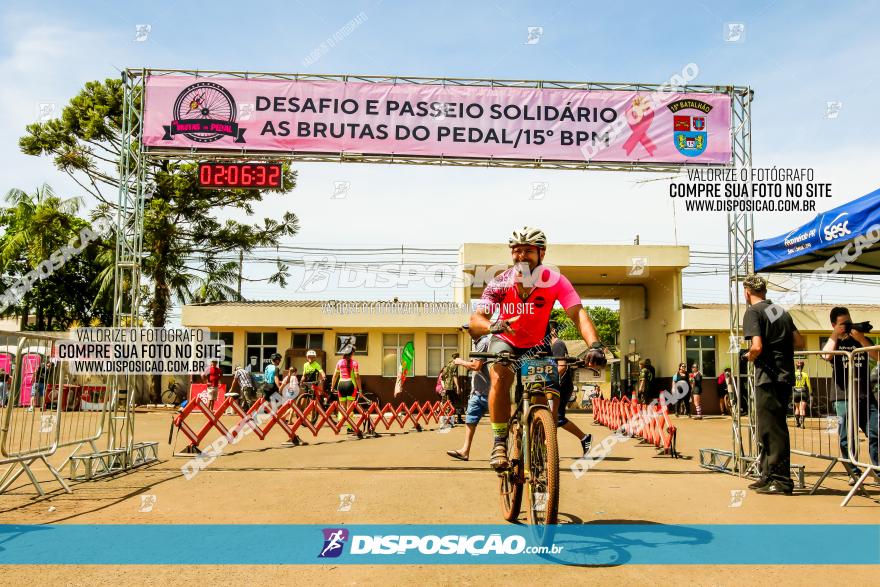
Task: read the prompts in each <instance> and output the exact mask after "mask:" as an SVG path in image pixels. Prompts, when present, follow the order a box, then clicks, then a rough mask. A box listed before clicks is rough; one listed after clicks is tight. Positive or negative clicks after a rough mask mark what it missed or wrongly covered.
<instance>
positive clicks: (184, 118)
mask: <svg viewBox="0 0 880 587" xmlns="http://www.w3.org/2000/svg"><path fill="white" fill-rule="evenodd" d="M235 115H236V108H235V99H233V97H232V94H230V93H229V91H228V90H227V89H226V88H224V87H223V86H221V85H219V84H215V83H214V82H198V83H194V84H192V85H191V86H188V87H187V88H186V89H184V90H183V91H182V92H181V93H180V95H178V96H177V100H175V102H174V110H173V112H172V117H173V119H172V121H171V124H170V125H168V126H163V127H162V128H163V129H164V130H165V136H163V137H162V140H164V141H172V140H174V137H175V135H183V136H185V137H186V138H188V139H189V140H191V141H195V142H197V143H212V142H214V141H216V140H219V139H222V138H223V137H233V138H234V139H235V141H234V142H236V143H244V142H245V140H244V132H245V130H246V129H244V128H240V127H239V125H238V123H236V122H235Z"/></svg>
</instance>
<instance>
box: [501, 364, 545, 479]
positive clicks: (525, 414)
mask: <svg viewBox="0 0 880 587" xmlns="http://www.w3.org/2000/svg"><path fill="white" fill-rule="evenodd" d="M529 388H530V389H526V388H525V385H524V384H523V382H522V374H521V373H520V371H519V369H516V387H515V388H514V389H515V392H514V401H515V402H516V409H515V410H514V412H513V415H512V416H511V420H513V419H514V418H516V417H517V416H520V418H519V420H520V428H521V429H522V438H521V441H522V445H521V446H522V451H523V454H522V458H523V472H524V473H525V476H526V478H527V479H528V478H530V477H531V475H532V470H531V465H530V463H531V448H532V447H531V444H530V442H529V434H530V432H531V415H532V411H533V410H550V411H551V413H552V406H551V405H550V402H551V401H554V400H552V399H549V398H548V400H547V404H541V403H532V401H531V398H532V396H533V395H541V396H543V397H547V386H546V385H542V384H540V383H532V384H529Z"/></svg>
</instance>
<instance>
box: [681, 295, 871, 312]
mask: <svg viewBox="0 0 880 587" xmlns="http://www.w3.org/2000/svg"><path fill="white" fill-rule="evenodd" d="M770 299H773V298H770ZM838 305H843V306H844V307H846V308H848V309H859V310H876V309H877V304H803V305H801V304H791V305H790V306H789V308H791V309H796V308H803V309H804V310H828V311H829V312H830V311H831V308H834V307H836V306H838ZM727 306H728V305H727V304H691V303H688V302H685V304H684V307H683V308H682V309H684V310H719V309H722V308H727Z"/></svg>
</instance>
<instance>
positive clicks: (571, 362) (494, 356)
mask: <svg viewBox="0 0 880 587" xmlns="http://www.w3.org/2000/svg"><path fill="white" fill-rule="evenodd" d="M469 356H470V358H472V359H489V360H495V361H503V362H509V363H512V362H513V361H515V360H517V359H514V357H513V353H511V352H510V351H501V352H498V353H483V352H473V353H471V354H470V355H469ZM520 359H556V360H557V361H565V363H566V366H567V367H577V366H580V365H584V366H586V363H584V360H583V359H581V358H579V357H568V356H565V357H554V356H552V355H550V354H549V353H547V352H544V351H540V352H538V353H536V354H535V355H534V356H531V357H520Z"/></svg>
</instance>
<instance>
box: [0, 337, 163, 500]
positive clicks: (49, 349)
mask: <svg viewBox="0 0 880 587" xmlns="http://www.w3.org/2000/svg"><path fill="white" fill-rule="evenodd" d="M60 340H63V338H62V335H60V334H59V336H49V335H44V334H30V333H22V332H7V331H0V468H2V467H3V466H6V470H5V471H4V472H3V473H2V475H0V494H2V493H3V492H5V491H7V490H8V489H9V488H10V487H11V486H12V484H13V483H15V481H16V480H17V479H18V478H19V477H21V475H22V474H24V475H27V477H28V479H29V480H30V482H31V484H32V485H33V486H34V488H35V489H36V490H37V493H38V494H39V495H40V496H43V495H45V494H46V492H45V490H44V489H43V483H45V482H46V481H47V480H48V481H56V482H58V483H59V484H60V485H61V487H62V488H63V489H64V491H66V492H68V493H70V491H71V489H70V486H69V485H68V484H67V482H66V481H65V480H64V479H63V478H62V476H61V473H60V471H61V470H63V469H64V467H65V466H66V465H67V464H68V463H69V464H70V474H69V475H68V477H69V478H70V479H73V480H88V479H92V478H95V477H100V476H103V475H108V474H112V473H115V472H118V471H121V470H124V469H126V468H129V467H131V466H134V465H135V464H138V463H141V462H150V461H153V460H156V458H157V449H158V443H156V442H152V443H135V444H133V446H131V447H128V446H126V447H120V446H117V445H118V442H116V438H117V435H113V434H109V431H110V428H112V427H114V426H117V427H118V425H119V423H118V422H117V421H116V420H121V418H120V417H119V416H118V415H117V414H118V413H119V412H120V408H121V407H122V405H121V404H122V403H123V402H125V408H126V409H127V408H128V407H129V403H128V402H129V399H130V398H129V397H128V394H127V391H126V390H125V389H119V390H116V391H115V393H114V389H115V388H117V387H120V384H119V381H120V380H122V378H121V377H119V376H113V375H110V376H103V375H81V374H74V373H71V372H70V371H69V370H68V369H67V363H66V362H64V361H57V360H53V357H55V356H57V353H56V352H55V346H56V344H57V343H58V341H60ZM128 379H133V378H132V377H129V378H128ZM128 387H130V388H131V389H132V392H134V390H135V389H136V384H135V383H134V382H133V381H132V382H129V385H127V386H126V388H128ZM102 436H107V447H106V449H104V450H100V449H99V448H98V444H97V443H98V441H99V440H100V439H101V437H102ZM129 454H131V455H132V456H131V457H130V456H129ZM53 457H58V458H53ZM59 460H60V462H59ZM38 464H42V465H43V467H45V469H46V471H48V473H49V478H48V479H47V478H46V477H45V476H43V477H42V478H41V477H39V476H38V474H37V471H35V468H34V466H35V465H38Z"/></svg>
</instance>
